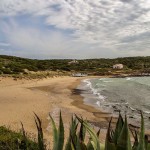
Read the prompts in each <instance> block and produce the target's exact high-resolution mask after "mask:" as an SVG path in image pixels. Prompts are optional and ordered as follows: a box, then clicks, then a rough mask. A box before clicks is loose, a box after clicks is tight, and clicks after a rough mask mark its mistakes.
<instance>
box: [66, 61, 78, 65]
mask: <svg viewBox="0 0 150 150" xmlns="http://www.w3.org/2000/svg"><path fill="white" fill-rule="evenodd" d="M78 63H79V62H78V61H77V60H72V61H70V62H68V64H69V65H70V64H78Z"/></svg>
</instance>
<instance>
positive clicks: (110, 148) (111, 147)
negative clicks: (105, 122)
mask: <svg viewBox="0 0 150 150" xmlns="http://www.w3.org/2000/svg"><path fill="white" fill-rule="evenodd" d="M111 121H112V118H111V119H110V121H109V126H108V130H107V135H106V139H105V150H116V146H115V143H114V142H113V139H112V136H111Z"/></svg>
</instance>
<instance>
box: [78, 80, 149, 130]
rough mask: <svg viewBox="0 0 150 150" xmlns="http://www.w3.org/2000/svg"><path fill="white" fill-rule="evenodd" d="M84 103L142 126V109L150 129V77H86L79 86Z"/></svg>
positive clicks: (147, 126) (146, 124)
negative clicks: (119, 114)
mask: <svg viewBox="0 0 150 150" xmlns="http://www.w3.org/2000/svg"><path fill="white" fill-rule="evenodd" d="M78 89H79V90H81V91H82V92H81V96H83V97H84V103H85V104H88V105H92V106H94V107H95V108H97V109H100V110H102V111H104V112H108V113H112V115H114V116H117V115H118V111H120V112H121V114H122V115H123V116H124V115H125V114H126V115H127V117H128V119H129V122H130V123H133V124H135V125H139V126H140V110H142V111H143V115H144V119H145V126H146V128H148V129H150V77H126V78H93V79H84V80H83V81H82V82H81V84H80V85H79V86H78Z"/></svg>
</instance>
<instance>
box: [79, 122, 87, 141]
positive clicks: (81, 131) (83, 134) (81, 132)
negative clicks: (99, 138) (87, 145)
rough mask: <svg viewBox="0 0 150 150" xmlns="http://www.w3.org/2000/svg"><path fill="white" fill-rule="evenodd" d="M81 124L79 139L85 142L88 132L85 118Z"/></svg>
mask: <svg viewBox="0 0 150 150" xmlns="http://www.w3.org/2000/svg"><path fill="white" fill-rule="evenodd" d="M80 124H81V126H80V131H79V139H80V141H81V142H84V139H85V134H86V128H85V126H84V125H83V120H82V122H80Z"/></svg>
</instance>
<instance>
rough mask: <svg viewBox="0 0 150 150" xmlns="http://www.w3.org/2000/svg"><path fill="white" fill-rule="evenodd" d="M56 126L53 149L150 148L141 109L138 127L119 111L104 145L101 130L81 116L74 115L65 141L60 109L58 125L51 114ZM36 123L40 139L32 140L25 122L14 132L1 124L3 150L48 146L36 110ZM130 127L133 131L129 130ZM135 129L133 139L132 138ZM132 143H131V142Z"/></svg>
mask: <svg viewBox="0 0 150 150" xmlns="http://www.w3.org/2000/svg"><path fill="white" fill-rule="evenodd" d="M50 120H51V125H52V130H53V150H63V149H64V150H150V143H149V141H148V137H147V135H145V132H144V119H143V115H142V113H141V129H140V131H139V132H138V131H136V130H134V129H132V130H131V129H129V126H128V123H127V117H126V116H125V120H123V118H122V116H121V115H120V114H119V117H118V121H117V123H116V127H115V129H113V128H112V127H111V120H112V119H111V120H110V122H109V127H108V130H107V135H106V140H105V145H104V144H101V143H100V142H99V134H100V130H98V132H95V131H94V129H93V127H91V125H90V124H89V123H88V122H87V121H86V120H83V119H82V118H79V117H78V116H75V117H72V121H71V125H70V133H69V137H68V140H67V142H66V143H64V139H65V137H64V125H63V120H62V116H61V112H60V116H59V125H58V128H57V126H56V123H55V121H54V120H53V118H52V117H51V116H50ZM35 123H36V127H37V131H38V138H37V139H38V140H37V143H35V142H32V141H31V140H29V139H28V138H27V136H26V133H25V130H24V128H23V125H22V132H23V134H20V133H14V132H12V131H10V130H8V129H6V128H4V127H0V149H1V150H46V149H47V148H46V144H45V143H44V139H43V131H42V122H41V120H40V119H39V117H38V116H37V115H36V114H35ZM130 130H131V131H130ZM131 133H132V135H133V138H134V141H133V142H131V139H130V138H131V136H130V134H131ZM131 143H132V144H131Z"/></svg>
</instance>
